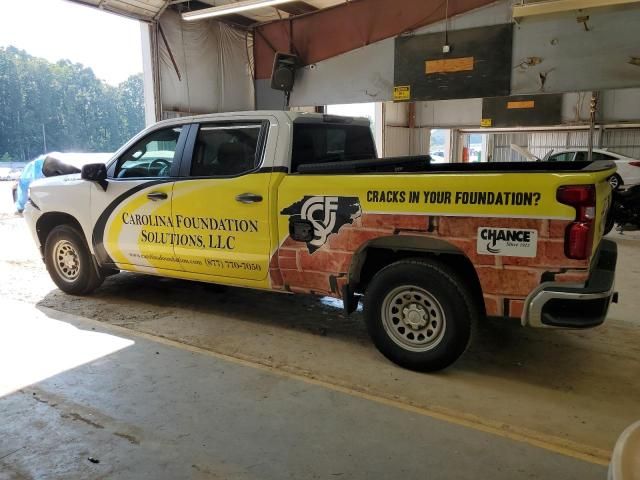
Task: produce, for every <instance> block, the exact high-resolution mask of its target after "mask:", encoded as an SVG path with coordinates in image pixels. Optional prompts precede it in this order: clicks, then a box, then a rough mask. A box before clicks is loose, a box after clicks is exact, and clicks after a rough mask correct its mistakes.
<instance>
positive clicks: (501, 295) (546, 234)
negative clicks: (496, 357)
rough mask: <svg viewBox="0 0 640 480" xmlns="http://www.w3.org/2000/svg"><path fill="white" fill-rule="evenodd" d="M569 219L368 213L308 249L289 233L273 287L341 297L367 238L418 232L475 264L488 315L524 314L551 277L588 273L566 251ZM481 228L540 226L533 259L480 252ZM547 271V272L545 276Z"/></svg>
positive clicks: (277, 257)
mask: <svg viewBox="0 0 640 480" xmlns="http://www.w3.org/2000/svg"><path fill="white" fill-rule="evenodd" d="M568 223H569V221H559V220H536V219H505V218H473V217H444V216H440V217H433V218H432V219H431V224H432V225H433V227H435V228H433V229H432V231H431V232H429V231H428V229H429V224H430V222H429V217H428V216H426V215H398V214H372V213H364V214H363V215H362V216H361V217H360V218H358V219H356V220H355V221H354V222H353V224H350V225H344V226H343V227H342V228H340V230H339V231H338V233H337V234H333V235H330V236H329V238H328V240H327V243H325V244H324V245H323V246H322V247H321V248H319V249H318V250H317V251H315V252H314V253H312V254H310V253H309V251H308V249H307V246H306V244H305V243H304V242H296V241H294V240H292V239H291V238H290V237H287V239H286V240H285V241H284V242H283V243H282V245H281V246H280V248H279V249H278V250H277V251H276V253H275V254H274V255H273V257H272V259H271V265H270V273H271V282H272V287H273V288H275V289H281V290H288V291H292V292H296V293H314V294H321V295H329V296H333V297H338V298H340V296H341V288H342V286H343V285H345V284H346V282H347V275H348V272H349V268H350V265H351V261H352V259H353V255H354V253H355V252H357V251H358V249H360V248H361V247H362V246H363V245H364V244H366V243H367V242H368V241H370V240H373V239H375V238H379V237H387V236H392V235H415V236H424V237H432V238H438V239H441V240H445V241H447V242H449V243H451V244H452V245H454V246H456V247H457V248H458V249H460V250H461V251H462V252H463V253H464V254H465V255H466V256H467V257H468V258H469V260H470V261H471V263H472V264H473V265H474V267H475V268H476V272H477V274H478V278H479V280H480V285H481V287H482V291H483V295H484V300H485V309H486V312H487V315H490V316H509V317H516V318H518V317H520V316H521V315H522V310H523V308H524V300H525V298H526V297H527V295H528V294H529V293H530V292H531V291H532V290H534V289H535V288H536V287H537V286H538V285H539V284H540V283H541V282H542V281H546V280H548V279H549V277H551V278H553V279H554V280H555V281H558V282H568V283H581V282H584V281H585V280H586V278H587V276H588V270H587V269H588V262H587V261H586V260H571V259H569V258H567V257H566V256H565V255H564V232H565V228H566V226H567V224H568ZM479 227H496V228H522V229H534V230H537V231H538V249H537V255H536V256H535V257H534V258H524V257H511V256H494V255H482V254H478V253H477V251H476V237H477V232H478V228H479ZM543 275H545V277H544V279H543Z"/></svg>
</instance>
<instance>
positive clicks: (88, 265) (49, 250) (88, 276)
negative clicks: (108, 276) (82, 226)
mask: <svg viewBox="0 0 640 480" xmlns="http://www.w3.org/2000/svg"><path fill="white" fill-rule="evenodd" d="M44 260H45V264H46V266H47V271H48V272H49V276H50V277H51V279H52V280H53V282H54V283H55V284H56V285H57V286H58V288H59V289H60V290H62V291H63V292H65V293H70V294H72V295H86V294H88V293H91V292H92V291H93V290H95V289H96V288H98V287H99V286H100V285H101V284H102V281H103V280H104V277H103V276H102V275H101V274H100V273H99V272H98V271H97V270H96V268H95V266H94V264H93V260H92V258H91V253H90V252H89V248H88V247H87V245H86V242H85V240H84V238H83V237H82V234H81V233H80V232H78V231H77V230H76V229H75V228H73V227H71V226H69V225H59V226H57V227H55V228H54V229H53V230H51V232H50V233H49V236H48V237H47V241H46V242H45V247H44Z"/></svg>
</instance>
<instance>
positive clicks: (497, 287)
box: [25, 112, 616, 370]
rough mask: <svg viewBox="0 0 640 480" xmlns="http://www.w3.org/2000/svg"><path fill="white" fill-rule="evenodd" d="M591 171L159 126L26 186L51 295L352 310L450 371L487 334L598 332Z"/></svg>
mask: <svg viewBox="0 0 640 480" xmlns="http://www.w3.org/2000/svg"><path fill="white" fill-rule="evenodd" d="M614 173H615V167H614V166H613V164H610V163H605V162H593V163H587V162H584V163H580V162H572V163H570V164H563V163H554V164H544V163H541V162H531V163H522V164H518V163H510V164H499V163H487V164H475V165H471V164H444V165H442V164H438V165H432V164H430V163H429V159H428V157H406V158H395V159H378V158H376V154H375V147H374V143H373V139H372V136H371V131H370V129H369V126H368V122H367V121H365V120H363V119H351V118H343V117H332V116H326V115H315V114H294V113H290V112H244V113H237V114H217V115H210V116H200V117H190V118H183V119H179V120H171V121H165V122H160V123H158V124H156V125H154V126H153V127H151V128H149V129H147V130H145V131H143V132H141V133H140V134H139V135H138V136H136V137H135V138H134V139H132V140H131V141H130V142H129V143H127V144H126V145H125V146H123V147H122V148H121V149H120V150H119V151H118V152H116V154H115V155H114V157H113V158H112V159H111V160H110V161H109V162H107V163H106V164H105V165H102V164H92V165H87V166H86V167H85V168H83V170H82V173H81V174H76V175H66V176H60V177H55V178H51V179H46V180H43V181H39V182H36V183H34V184H33V185H32V187H31V191H30V201H29V204H28V206H27V208H26V209H25V218H26V219H27V222H28V224H29V226H30V228H31V231H32V232H33V236H34V239H35V240H36V242H37V244H38V246H39V247H40V249H41V251H42V254H43V258H44V260H45V262H46V264H47V268H48V270H49V272H50V274H51V276H52V278H53V280H54V281H55V282H56V284H57V285H58V286H59V287H60V288H61V289H62V290H65V291H67V292H69V293H73V294H86V293H89V292H90V291H91V290H93V289H95V288H96V287H97V286H99V285H100V283H101V281H102V279H103V278H104V277H105V276H106V275H109V274H112V273H115V272H117V271H119V270H126V271H136V272H143V273H148V274H152V275H160V276H166V277H174V278H182V279H189V280H196V281H204V282H213V283H220V284H228V285H234V286H241V287H248V288H257V289H268V290H276V291H282V292H289V293H307V294H309V293H310V294H317V295H329V296H333V297H336V298H340V299H342V300H343V302H344V304H345V309H346V310H347V311H348V312H352V311H353V310H355V308H356V306H357V304H358V302H359V301H360V300H361V299H362V300H363V303H364V310H365V318H366V321H367V326H368V329H369V332H370V334H371V336H372V339H373V341H374V343H375V344H376V346H377V347H378V348H379V349H380V350H381V351H382V353H384V354H385V355H386V356H387V357H388V358H390V359H391V360H393V361H395V362H396V363H399V364H400V365H403V366H405V367H408V368H413V369H419V370H435V369H440V368H443V367H445V366H447V365H449V364H451V363H452V362H453V361H454V360H455V359H456V358H458V357H459V356H460V355H461V354H462V352H463V351H464V349H465V348H466V346H467V344H468V341H469V332H470V329H471V326H472V324H473V323H474V322H477V321H481V319H482V318H483V317H485V316H491V317H505V318H507V317H508V318H518V319H520V321H521V322H522V324H523V325H529V326H537V327H547V328H549V327H563V328H585V327H592V326H596V325H599V324H600V323H602V321H603V320H604V318H605V316H606V312H607V309H608V306H609V303H610V302H611V301H612V300H615V299H616V295H615V294H614V291H613V279H614V271H615V262H616V250H615V244H613V243H612V242H609V241H607V240H603V238H602V236H603V231H604V225H605V220H606V216H607V213H608V209H609V204H610V201H611V188H610V186H609V184H608V181H607V180H608V178H609V177H610V176H611V175H613V174H614Z"/></svg>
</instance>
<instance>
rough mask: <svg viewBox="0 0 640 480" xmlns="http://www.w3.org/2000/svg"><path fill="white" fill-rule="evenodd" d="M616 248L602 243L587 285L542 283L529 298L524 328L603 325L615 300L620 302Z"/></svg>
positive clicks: (523, 316) (604, 241) (613, 244)
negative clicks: (617, 291)
mask: <svg viewBox="0 0 640 480" xmlns="http://www.w3.org/2000/svg"><path fill="white" fill-rule="evenodd" d="M617 257H618V249H617V245H616V244H615V243H614V242H612V241H610V240H602V241H601V243H600V247H599V249H598V253H597V254H596V258H595V260H594V263H593V265H594V266H593V268H592V270H591V274H590V275H589V279H588V280H587V282H586V283H585V284H584V285H579V286H569V285H567V284H562V283H554V282H547V283H543V284H542V285H540V287H538V288H537V289H536V290H535V291H534V292H532V293H531V295H529V297H528V298H527V300H526V302H525V309H524V313H523V314H522V325H524V326H530V327H542V328H553V327H556V328H590V327H596V326H598V325H600V324H602V322H604V319H605V317H606V316H607V311H608V310H609V305H610V304H611V302H612V301H617V294H616V293H615V292H614V278H615V270H616V260H617Z"/></svg>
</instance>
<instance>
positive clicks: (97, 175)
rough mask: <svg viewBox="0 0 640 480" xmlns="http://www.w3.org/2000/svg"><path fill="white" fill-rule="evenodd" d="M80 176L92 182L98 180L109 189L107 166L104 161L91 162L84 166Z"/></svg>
mask: <svg viewBox="0 0 640 480" xmlns="http://www.w3.org/2000/svg"><path fill="white" fill-rule="evenodd" d="M80 178H82V179H83V180H88V181H90V182H96V183H97V184H98V185H100V186H101V187H102V189H103V190H104V191H105V192H106V191H107V185H108V184H107V167H106V166H105V164H104V163H90V164H88V165H84V166H83V167H82V171H81V173H80Z"/></svg>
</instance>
